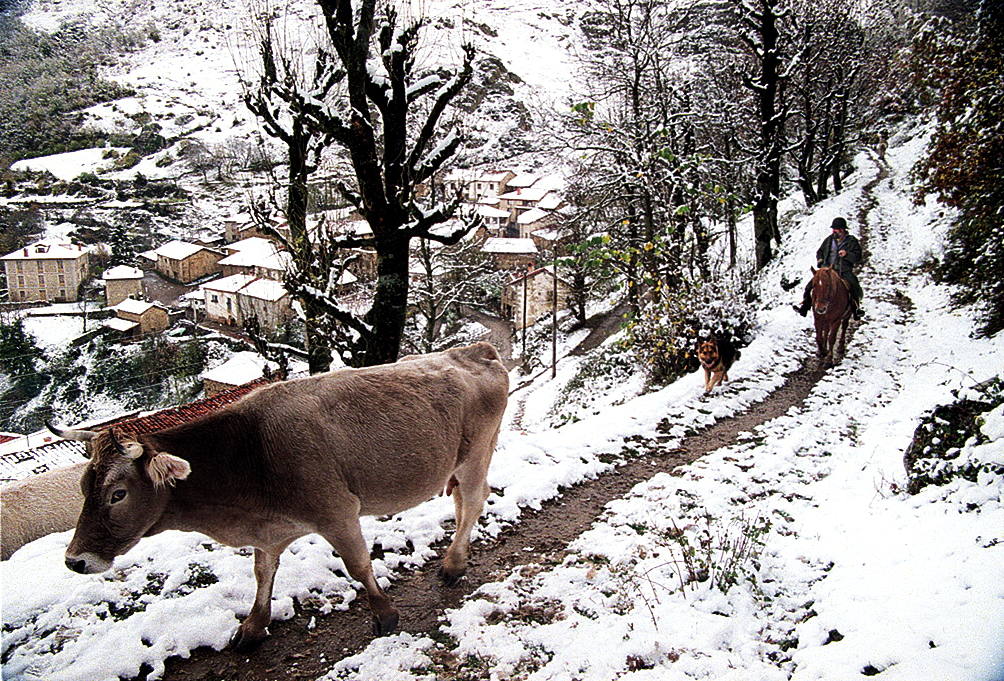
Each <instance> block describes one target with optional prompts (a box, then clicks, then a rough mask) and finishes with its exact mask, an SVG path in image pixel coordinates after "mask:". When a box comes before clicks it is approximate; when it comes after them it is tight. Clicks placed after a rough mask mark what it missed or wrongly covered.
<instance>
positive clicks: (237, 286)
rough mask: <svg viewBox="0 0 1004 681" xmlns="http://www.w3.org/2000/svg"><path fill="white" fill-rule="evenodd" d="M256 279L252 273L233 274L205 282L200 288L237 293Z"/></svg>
mask: <svg viewBox="0 0 1004 681" xmlns="http://www.w3.org/2000/svg"><path fill="white" fill-rule="evenodd" d="M254 280H255V277H254V276H252V275H250V274H231V275H230V276H229V277H223V278H222V279H216V280H215V281H211V282H209V283H207V284H203V285H202V286H200V287H199V288H203V289H207V290H209V291H219V292H221V293H236V292H237V291H239V290H241V289H242V288H244V287H245V286H247V285H248V284H249V283H251V282H252V281H254Z"/></svg>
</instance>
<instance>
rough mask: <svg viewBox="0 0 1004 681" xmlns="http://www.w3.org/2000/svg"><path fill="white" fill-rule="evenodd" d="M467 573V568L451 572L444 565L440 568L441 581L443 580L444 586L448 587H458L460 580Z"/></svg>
mask: <svg viewBox="0 0 1004 681" xmlns="http://www.w3.org/2000/svg"><path fill="white" fill-rule="evenodd" d="M465 572H467V570H466V569H465V568H460V569H459V570H451V569H449V568H448V567H446V566H445V565H443V566H441V567H440V568H439V579H440V580H442V582H443V584H445V585H446V586H456V585H457V584H458V583H460V578H461V577H463V576H464V573H465Z"/></svg>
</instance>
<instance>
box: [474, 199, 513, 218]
mask: <svg viewBox="0 0 1004 681" xmlns="http://www.w3.org/2000/svg"><path fill="white" fill-rule="evenodd" d="M496 203H498V201H496ZM477 214H478V215H480V216H481V217H483V218H508V217H509V211H507V210H500V209H498V208H495V207H494V206H487V205H484V204H478V208H477Z"/></svg>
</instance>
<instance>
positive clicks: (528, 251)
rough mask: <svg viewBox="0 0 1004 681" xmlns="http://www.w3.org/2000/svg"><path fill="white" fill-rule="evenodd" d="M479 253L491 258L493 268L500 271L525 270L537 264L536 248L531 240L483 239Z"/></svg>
mask: <svg viewBox="0 0 1004 681" xmlns="http://www.w3.org/2000/svg"><path fill="white" fill-rule="evenodd" d="M481 251H482V252H483V253H487V254H488V255H490V256H491V258H492V261H493V262H494V263H495V268H496V269H500V270H506V269H512V268H516V267H518V268H521V269H522V268H526V267H530V266H533V265H535V264H536V262H537V246H535V245H534V243H533V240H532V239H509V238H498V237H492V238H489V239H485V243H484V245H482V246H481Z"/></svg>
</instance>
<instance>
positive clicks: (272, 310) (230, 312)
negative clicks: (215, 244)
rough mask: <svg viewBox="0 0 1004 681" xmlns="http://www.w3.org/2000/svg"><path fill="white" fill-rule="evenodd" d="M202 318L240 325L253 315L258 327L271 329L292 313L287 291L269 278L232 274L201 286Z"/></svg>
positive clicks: (229, 324)
mask: <svg viewBox="0 0 1004 681" xmlns="http://www.w3.org/2000/svg"><path fill="white" fill-rule="evenodd" d="M201 288H202V290H203V293H204V295H205V306H206V318H207V319H210V320H212V321H215V322H219V323H221V324H226V325H228V326H243V325H244V322H245V320H247V319H248V318H249V317H250V316H252V315H253V316H255V317H257V319H258V323H259V324H261V326H262V328H266V329H274V328H275V327H276V326H278V325H279V324H281V323H283V322H285V321H286V320H288V319H289V318H290V317H292V315H293V310H292V305H291V301H290V296H289V293H288V292H287V291H286V289H285V288H283V286H282V284H280V283H279V282H277V281H273V280H272V279H265V278H261V277H256V276H253V275H250V274H233V275H230V276H229V277H224V278H223V279H218V280H216V281H211V282H209V283H208V284H203V285H202V287H201Z"/></svg>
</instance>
